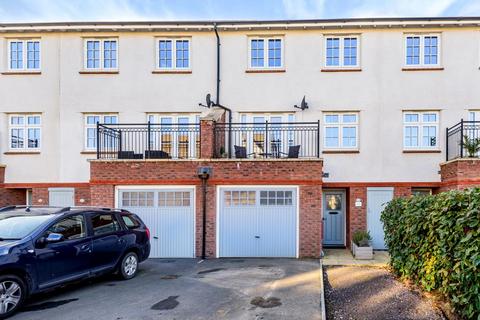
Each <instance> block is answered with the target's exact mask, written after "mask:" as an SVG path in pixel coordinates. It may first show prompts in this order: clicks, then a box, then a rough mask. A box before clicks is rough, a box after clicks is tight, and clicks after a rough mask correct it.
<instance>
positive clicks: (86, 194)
mask: <svg viewBox="0 0 480 320" xmlns="http://www.w3.org/2000/svg"><path fill="white" fill-rule="evenodd" d="M80 200H83V202H81V201H80ZM75 205H76V206H89V205H91V202H90V186H87V187H77V188H75Z"/></svg>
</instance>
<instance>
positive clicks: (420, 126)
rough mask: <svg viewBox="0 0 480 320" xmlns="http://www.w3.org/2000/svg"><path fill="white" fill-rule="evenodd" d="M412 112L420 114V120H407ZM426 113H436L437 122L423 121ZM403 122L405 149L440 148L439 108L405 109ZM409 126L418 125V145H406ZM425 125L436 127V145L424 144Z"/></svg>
mask: <svg viewBox="0 0 480 320" xmlns="http://www.w3.org/2000/svg"><path fill="white" fill-rule="evenodd" d="M411 114H416V115H418V121H417V122H407V121H406V116H407V115H411ZM424 114H435V115H436V121H435V122H425V121H423V115H424ZM402 117H403V118H402V120H403V121H402V122H403V126H402V129H403V134H402V137H403V142H402V144H403V150H405V151H408V150H413V151H415V150H440V130H439V129H440V111H438V110H431V111H429V110H422V111H417V110H404V111H403V113H402ZM407 127H418V136H417V139H418V140H417V146H406V145H405V137H406V135H405V133H406V132H405V130H406V128H407ZM424 127H435V132H436V137H435V138H436V141H435V142H436V143H435V146H424V145H423V128H424Z"/></svg>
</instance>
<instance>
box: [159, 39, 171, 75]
mask: <svg viewBox="0 0 480 320" xmlns="http://www.w3.org/2000/svg"><path fill="white" fill-rule="evenodd" d="M159 67H160V68H171V67H172V40H160V41H159Z"/></svg>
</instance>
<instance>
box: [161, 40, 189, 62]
mask: <svg viewBox="0 0 480 320" xmlns="http://www.w3.org/2000/svg"><path fill="white" fill-rule="evenodd" d="M157 68H158V69H167V70H168V69H190V39H185V38H178V39H171V38H166V39H158V42H157Z"/></svg>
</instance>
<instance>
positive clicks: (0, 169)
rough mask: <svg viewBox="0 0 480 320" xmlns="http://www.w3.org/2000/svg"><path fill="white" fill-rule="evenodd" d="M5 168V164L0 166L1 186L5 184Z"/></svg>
mask: <svg viewBox="0 0 480 320" xmlns="http://www.w3.org/2000/svg"><path fill="white" fill-rule="evenodd" d="M5 168H6V166H5V165H4V164H0V184H2V183H5Z"/></svg>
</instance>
